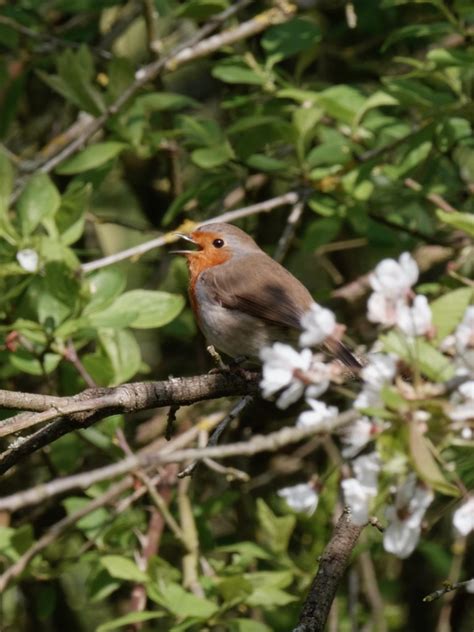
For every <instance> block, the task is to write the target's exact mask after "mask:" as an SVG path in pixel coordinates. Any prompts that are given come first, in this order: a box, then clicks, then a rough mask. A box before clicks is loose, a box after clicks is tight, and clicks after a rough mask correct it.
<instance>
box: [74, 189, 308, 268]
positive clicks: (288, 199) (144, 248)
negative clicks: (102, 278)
mask: <svg viewBox="0 0 474 632" xmlns="http://www.w3.org/2000/svg"><path fill="white" fill-rule="evenodd" d="M297 200H298V194H297V193H295V192H294V191H290V192H289V193H285V194H283V195H278V196H277V197H274V198H270V199H269V200H265V201H264V202H258V203H257V204H251V205H250V206H244V207H242V208H238V209H235V210H234V211H228V212H227V213H222V215H217V216H216V217H213V218H211V219H207V220H205V221H204V222H200V224H199V225H200V226H204V225H206V224H212V223H213V222H233V221H235V220H237V219H241V218H242V217H248V216H249V215H256V214H257V213H268V212H269V211H272V210H273V209H275V208H279V207H281V206H286V205H287V204H295V203H296V202H297ZM195 225H196V224H194V223H192V222H187V223H185V225H184V226H183V227H178V228H177V229H176V231H178V232H179V231H186V230H189V229H192V228H194V227H195ZM178 239H179V237H177V236H176V234H175V230H173V231H172V232H169V233H166V234H165V235H161V236H160V237H155V239H151V240H150V241H146V242H144V243H143V244H139V245H138V246H133V247H132V248H127V249H126V250H121V251H120V252H116V253H114V254H113V255H109V256H107V257H102V258H101V259H96V260H95V261H90V262H89V263H83V264H82V265H81V271H82V272H84V273H87V272H93V271H94V270H98V269H99V268H105V267H106V266H110V265H112V264H114V263H118V262H119V261H124V260H125V259H131V258H132V257H134V258H136V257H141V256H142V255H144V254H145V253H146V252H149V251H150V250H154V249H155V248H160V247H161V246H165V245H168V244H171V243H174V242H175V241H177V240H178Z"/></svg>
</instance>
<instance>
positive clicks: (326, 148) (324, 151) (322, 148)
mask: <svg viewBox="0 0 474 632" xmlns="http://www.w3.org/2000/svg"><path fill="white" fill-rule="evenodd" d="M350 159H351V149H350V147H349V144H348V143H340V142H331V141H330V142H327V143H321V144H320V145H318V146H317V147H314V148H313V149H312V150H311V151H310V152H309V154H308V155H307V156H306V160H305V162H306V164H307V165H308V167H309V168H310V169H312V168H314V167H319V166H320V165H343V164H345V163H346V162H349V160H350Z"/></svg>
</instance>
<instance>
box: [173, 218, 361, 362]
mask: <svg viewBox="0 0 474 632" xmlns="http://www.w3.org/2000/svg"><path fill="white" fill-rule="evenodd" d="M176 234H177V235H178V236H179V237H181V238H183V239H185V240H187V241H188V242H190V243H191V244H193V246H194V247H195V248H194V249H193V250H175V251H173V253H174V254H178V255H183V256H185V257H186V260H187V266H188V270H189V298H190V303H191V307H192V309H193V312H194V315H195V318H196V321H197V324H198V325H199V328H200V329H201V331H202V333H203V334H204V337H205V338H206V340H207V342H208V343H209V344H210V345H212V346H213V347H214V348H215V349H218V350H219V351H221V352H223V353H225V354H226V355H228V356H230V357H231V358H237V357H239V358H241V357H242V356H244V357H246V358H247V359H249V360H258V358H259V356H260V352H261V351H262V349H263V348H264V347H268V346H271V345H272V344H273V343H275V342H284V343H288V344H296V343H297V341H298V337H299V335H300V334H301V332H302V330H303V326H302V324H301V319H302V317H303V316H304V314H306V313H307V312H308V311H309V310H310V308H311V306H312V305H314V300H313V298H312V296H311V294H310V293H309V291H308V290H307V288H306V287H305V286H304V285H303V284H302V283H301V282H300V281H299V280H298V279H297V278H296V277H295V276H294V275H293V274H291V272H289V271H288V270H287V269H286V268H284V267H283V266H282V265H281V264H279V263H278V262H277V261H275V260H274V259H272V258H271V257H270V256H269V255H267V254H266V253H265V252H264V251H263V250H262V249H261V248H260V247H259V246H258V244H257V243H256V242H255V241H254V239H253V238H252V237H251V236H250V235H249V234H247V233H246V232H244V231H243V230H241V229H240V228H238V227H237V226H234V225H232V224H225V223H209V224H204V225H202V226H200V227H198V228H197V229H196V230H194V231H193V232H191V233H189V234H182V233H176ZM323 346H324V348H325V350H326V351H329V352H330V354H331V355H334V356H336V357H337V358H338V359H339V360H341V362H343V363H344V364H345V365H346V366H347V367H349V368H351V369H355V370H356V369H360V368H361V366H362V365H361V363H360V361H359V360H358V359H357V358H356V356H355V355H354V354H353V353H352V351H351V350H350V349H349V348H348V347H347V346H346V345H345V344H344V343H343V342H342V341H341V340H339V339H338V338H336V337H334V336H330V337H328V338H327V339H326V340H325V342H324V345H323Z"/></svg>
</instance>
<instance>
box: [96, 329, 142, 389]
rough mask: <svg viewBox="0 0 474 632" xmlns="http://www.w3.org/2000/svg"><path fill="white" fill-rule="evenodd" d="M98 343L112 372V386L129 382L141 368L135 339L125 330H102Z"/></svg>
mask: <svg viewBox="0 0 474 632" xmlns="http://www.w3.org/2000/svg"><path fill="white" fill-rule="evenodd" d="M99 338H100V342H101V344H102V347H103V348H104V351H105V353H106V354H107V356H108V358H109V360H110V363H111V365H112V368H113V371H114V380H113V382H112V384H122V383H123V382H127V381H128V380H130V379H131V378H132V377H133V376H134V375H135V373H137V372H138V370H139V369H140V366H141V354H140V347H139V346H138V343H137V341H136V340H135V337H134V336H133V334H132V333H131V332H130V331H127V330H117V331H116V330H112V329H110V330H102V331H100V334H99Z"/></svg>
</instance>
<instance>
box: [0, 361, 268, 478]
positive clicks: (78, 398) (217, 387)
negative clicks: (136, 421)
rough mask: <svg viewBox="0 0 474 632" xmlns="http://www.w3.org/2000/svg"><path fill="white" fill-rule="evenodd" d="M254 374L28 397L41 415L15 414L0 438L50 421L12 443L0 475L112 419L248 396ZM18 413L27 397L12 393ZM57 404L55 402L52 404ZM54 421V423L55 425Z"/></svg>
mask: <svg viewBox="0 0 474 632" xmlns="http://www.w3.org/2000/svg"><path fill="white" fill-rule="evenodd" d="M258 383H259V374H258V373H256V372H254V371H239V372H234V373H233V372H231V371H229V372H221V373H215V374H207V375H199V376H194V377H187V378H170V379H169V380H166V381H162V382H135V383H131V384H123V385H122V386H118V387H116V388H97V389H95V388H93V389H87V390H86V391H83V392H82V393H79V394H78V395H74V396H73V397H64V398H57V397H54V398H51V400H50V403H49V408H46V406H47V405H48V400H49V398H47V397H46V396H40V397H41V398H42V399H41V400H39V399H37V397H38V396H32V399H31V401H32V403H33V405H36V408H35V410H37V409H38V407H39V406H41V407H43V411H42V412H34V413H20V414H19V415H15V416H14V417H10V418H9V419H6V420H4V421H2V422H1V423H0V434H1V435H2V436H5V435H6V434H11V433H13V432H18V431H19V430H22V429H25V428H30V427H32V426H34V425H37V424H38V423H42V422H45V421H51V420H56V421H52V423H50V424H48V425H47V426H46V427H45V428H42V429H41V430H40V431H38V432H36V433H34V434H33V435H31V436H29V437H27V438H26V439H24V440H21V439H20V441H16V442H15V444H16V445H15V444H14V445H13V446H12V447H11V448H10V449H9V450H7V451H5V452H4V453H3V454H1V455H0V474H2V473H4V472H6V471H7V470H8V469H9V468H10V467H11V466H12V465H14V464H15V463H17V462H18V461H19V460H21V459H22V458H24V457H25V456H26V455H27V454H31V453H32V452H35V451H36V450H38V449H39V448H41V447H43V446H45V445H47V444H48V443H51V442H52V441H54V440H55V439H57V438H59V437H61V436H63V435H64V434H66V433H68V432H72V431H73V430H77V429H78V428H84V427H87V426H90V425H91V424H92V423H94V422H96V421H98V420H100V419H103V418H104V417H108V416H109V415H113V414H117V413H132V412H137V411H140V410H148V409H150V408H159V407H164V406H172V405H178V406H186V405H189V404H194V403H195V402H198V401H202V400H206V399H217V398H219V397H232V396H235V395H250V394H253V393H257V392H258ZM6 393H8V391H3V395H4V401H7V402H8V403H7V407H8V408H15V407H16V406H15V399H14V398H13V397H12V396H11V395H8V396H7V395H6ZM17 395H18V400H17V401H18V403H19V407H21V408H23V409H24V408H25V407H26V401H27V400H28V396H29V394H27V393H17ZM58 400H59V401H58ZM58 418H60V419H58Z"/></svg>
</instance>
